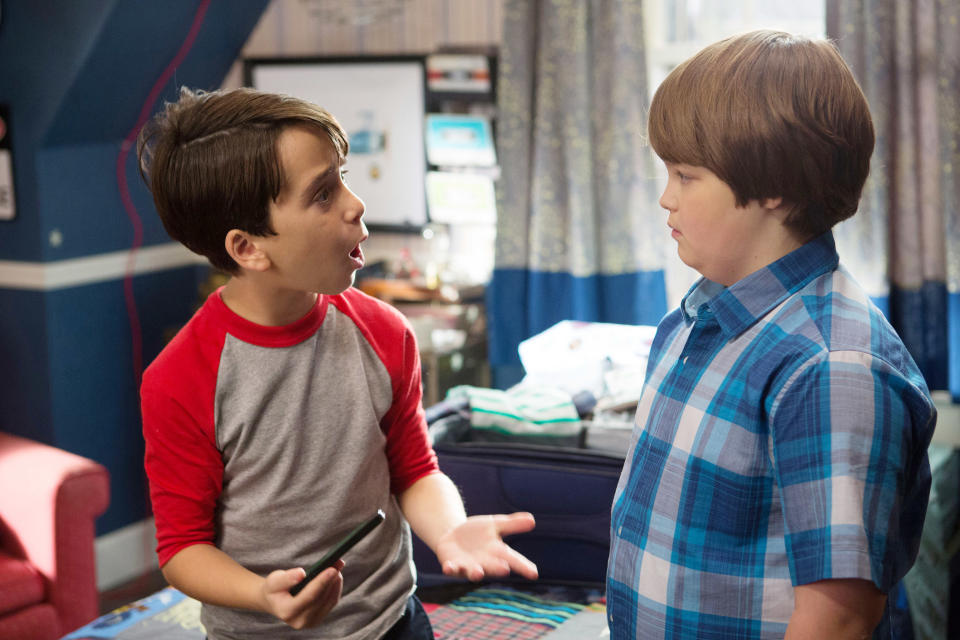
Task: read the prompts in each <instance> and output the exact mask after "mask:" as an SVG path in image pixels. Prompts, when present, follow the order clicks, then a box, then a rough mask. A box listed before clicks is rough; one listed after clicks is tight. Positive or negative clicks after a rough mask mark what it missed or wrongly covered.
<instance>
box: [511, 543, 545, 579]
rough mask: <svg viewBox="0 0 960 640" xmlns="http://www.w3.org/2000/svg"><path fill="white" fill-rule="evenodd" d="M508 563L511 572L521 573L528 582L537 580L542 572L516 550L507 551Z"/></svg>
mask: <svg viewBox="0 0 960 640" xmlns="http://www.w3.org/2000/svg"><path fill="white" fill-rule="evenodd" d="M506 561H507V564H509V565H510V570H511V571H513V572H514V573H519V574H520V575H521V576H523V577H524V578H527V579H528V580H536V579H537V578H538V577H539V576H540V572H539V571H538V570H537V565H535V564H534V563H533V562H531V561H530V560H529V559H528V558H527V557H526V556H524V555H523V554H522V553H519V552H517V551H516V550H514V549H510V548H508V549H507V553H506Z"/></svg>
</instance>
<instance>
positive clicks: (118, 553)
mask: <svg viewBox="0 0 960 640" xmlns="http://www.w3.org/2000/svg"><path fill="white" fill-rule="evenodd" d="M155 531H156V530H155V529H154V525H153V518H149V519H147V520H141V521H140V522H134V523H133V524H131V525H127V526H126V527H123V528H121V529H117V530H115V531H111V532H110V533H107V534H104V535H102V536H99V537H98V538H97V539H96V542H95V549H96V555H97V589H98V590H100V591H104V590H106V589H113V588H114V587H118V586H120V585H122V584H124V583H127V582H130V581H131V580H134V579H136V578H138V577H140V576H142V575H143V574H145V573H148V572H150V571H153V570H155V569H156V568H157V566H158V565H157V553H156V537H155Z"/></svg>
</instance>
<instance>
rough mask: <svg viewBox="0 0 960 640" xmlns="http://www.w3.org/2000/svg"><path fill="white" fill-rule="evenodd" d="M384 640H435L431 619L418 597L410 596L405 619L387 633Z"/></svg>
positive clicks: (401, 619) (404, 614)
mask: <svg viewBox="0 0 960 640" xmlns="http://www.w3.org/2000/svg"><path fill="white" fill-rule="evenodd" d="M382 640H433V627H431V626H430V618H428V617H427V612H426V611H424V610H423V605H421V604H420V600H419V599H418V598H417V596H410V599H409V600H407V609H406V611H404V612H403V617H402V618H400V619H399V620H398V621H397V624H395V625H393V627H392V628H391V629H390V631H387V633H386V635H384V636H383V639H382Z"/></svg>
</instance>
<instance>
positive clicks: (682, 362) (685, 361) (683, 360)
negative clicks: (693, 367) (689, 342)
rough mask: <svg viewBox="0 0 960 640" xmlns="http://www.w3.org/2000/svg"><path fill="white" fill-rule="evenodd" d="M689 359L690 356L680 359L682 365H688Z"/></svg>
mask: <svg viewBox="0 0 960 640" xmlns="http://www.w3.org/2000/svg"><path fill="white" fill-rule="evenodd" d="M689 357H690V356H683V357H682V358H681V359H680V364H687V358H689Z"/></svg>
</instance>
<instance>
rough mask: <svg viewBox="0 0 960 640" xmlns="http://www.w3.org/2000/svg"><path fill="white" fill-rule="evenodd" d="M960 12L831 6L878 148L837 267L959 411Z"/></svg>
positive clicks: (874, 1) (931, 2)
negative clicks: (843, 267) (864, 292)
mask: <svg viewBox="0 0 960 640" xmlns="http://www.w3.org/2000/svg"><path fill="white" fill-rule="evenodd" d="M958 21H960V0H913V1H911V2H902V1H901V0H828V1H827V33H828V35H829V36H830V37H831V38H834V39H835V40H836V42H837V44H838V46H839V47H840V51H841V52H842V53H843V55H844V57H845V58H846V59H847V61H848V62H849V63H850V65H851V66H852V67H853V70H854V73H855V74H856V76H857V78H858V80H859V81H860V83H861V85H862V86H863V89H864V92H865V93H866V95H867V99H868V100H869V102H870V108H871V111H872V113H873V118H874V125H875V127H876V131H877V146H876V150H875V152H874V156H873V160H872V163H871V172H870V178H869V179H868V181H867V185H866V188H865V190H864V197H863V201H862V203H861V206H860V211H859V212H858V213H857V215H855V216H854V217H853V218H851V219H850V220H849V221H847V222H844V223H842V224H841V225H839V226H838V228H837V233H836V236H837V243H838V245H839V250H840V255H841V257H842V259H843V261H844V262H845V263H846V264H847V266H848V267H849V268H850V270H851V271H852V272H853V273H854V275H855V276H856V277H857V279H858V280H859V281H860V282H861V283H862V284H864V286H866V287H867V289H868V292H869V293H870V294H871V295H872V296H874V297H875V299H877V301H878V302H880V303H881V305H882V306H883V305H886V306H885V310H886V311H887V316H888V317H889V318H890V321H891V323H892V324H893V325H894V326H895V327H896V329H897V331H898V332H899V333H900V336H901V338H902V339H903V341H904V342H905V343H906V345H907V347H908V348H909V349H910V352H911V353H912V354H913V356H914V358H915V359H916V361H917V363H918V364H919V365H920V368H921V370H922V371H923V373H924V376H925V377H926V379H927V383H928V385H929V386H930V387H931V388H932V389H949V390H950V393H951V395H952V396H953V399H954V401H955V402H957V401H960V22H958Z"/></svg>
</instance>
